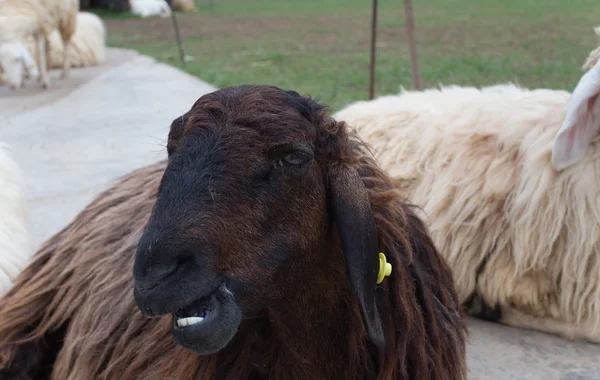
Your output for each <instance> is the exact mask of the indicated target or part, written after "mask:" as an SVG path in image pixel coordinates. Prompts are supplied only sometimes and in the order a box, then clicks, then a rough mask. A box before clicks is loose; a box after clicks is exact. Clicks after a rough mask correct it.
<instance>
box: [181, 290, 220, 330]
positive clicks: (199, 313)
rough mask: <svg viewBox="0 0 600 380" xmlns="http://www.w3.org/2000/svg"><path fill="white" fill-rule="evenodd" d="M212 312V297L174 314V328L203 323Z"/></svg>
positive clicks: (200, 300)
mask: <svg viewBox="0 0 600 380" xmlns="http://www.w3.org/2000/svg"><path fill="white" fill-rule="evenodd" d="M210 311H211V305H210V296H208V297H205V298H202V299H199V300H198V301H196V302H194V303H193V304H191V305H189V306H186V307H184V308H183V309H179V310H177V311H176V312H175V313H173V324H174V326H173V327H178V328H184V327H188V326H193V325H197V324H199V323H202V322H203V321H204V320H205V319H206V318H207V315H208V314H209V313H210Z"/></svg>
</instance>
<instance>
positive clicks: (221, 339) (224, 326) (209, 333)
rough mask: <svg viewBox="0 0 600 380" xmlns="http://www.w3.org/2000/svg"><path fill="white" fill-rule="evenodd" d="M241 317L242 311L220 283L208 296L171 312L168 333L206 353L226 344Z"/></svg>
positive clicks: (181, 342) (188, 346) (189, 346)
mask: <svg viewBox="0 0 600 380" xmlns="http://www.w3.org/2000/svg"><path fill="white" fill-rule="evenodd" d="M241 320H242V311H241V309H240V307H239V305H238V304H237V302H236V301H235V298H234V296H233V294H232V293H231V292H230V291H229V290H228V289H227V287H226V286H225V284H221V286H219V287H218V288H217V289H215V291H213V292H212V293H211V294H209V295H208V296H205V297H203V298H200V299H199V300H197V301H195V302H193V303H192V304H190V305H188V306H186V307H184V308H182V309H179V310H177V311H176V312H174V313H173V327H172V329H171V333H172V335H173V338H175V341H176V342H177V343H179V344H180V345H181V346H183V347H186V348H188V349H191V350H192V351H195V352H197V353H199V354H210V353H214V352H217V351H218V350H220V349H221V348H223V347H225V346H226V345H227V343H228V342H229V341H230V340H231V338H232V337H233V336H234V335H235V333H236V331H237V329H238V326H239V325H240V322H241Z"/></svg>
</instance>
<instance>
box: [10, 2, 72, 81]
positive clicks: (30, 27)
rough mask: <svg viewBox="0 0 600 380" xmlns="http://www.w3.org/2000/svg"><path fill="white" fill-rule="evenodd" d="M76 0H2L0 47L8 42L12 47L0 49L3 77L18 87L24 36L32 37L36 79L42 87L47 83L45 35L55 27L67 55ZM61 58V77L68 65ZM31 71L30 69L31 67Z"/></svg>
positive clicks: (46, 40) (67, 69)
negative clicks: (36, 68)
mask: <svg viewBox="0 0 600 380" xmlns="http://www.w3.org/2000/svg"><path fill="white" fill-rule="evenodd" d="M78 10H79V0H3V1H2V2H0V47H2V45H4V44H7V43H10V44H11V46H13V48H12V49H6V47H4V48H2V49H0V53H1V55H0V66H1V67H2V70H3V72H4V76H5V80H6V81H7V82H8V83H9V85H10V86H11V87H12V88H13V89H15V88H18V87H21V85H22V81H23V78H22V76H23V72H24V71H23V70H22V67H23V65H24V59H23V51H24V49H23V45H24V44H25V43H26V39H27V38H33V40H34V41H35V47H36V49H35V54H34V57H35V60H36V63H37V66H38V69H39V80H40V82H41V84H42V86H43V87H45V88H47V87H48V86H49V85H50V78H49V76H48V72H47V67H46V55H47V54H48V51H49V50H48V49H49V46H48V45H49V43H48V37H49V35H50V33H51V31H52V30H54V29H57V30H58V31H59V33H60V37H61V40H62V43H63V45H64V52H65V53H64V54H65V57H67V56H68V55H67V53H66V52H68V50H69V44H70V40H71V36H72V35H73V33H74V32H75V19H76V15H77V11H78ZM66 59H67V58H64V59H63V62H64V63H63V68H62V73H61V78H63V79H64V78H67V77H68V75H69V68H70V67H69V65H68V63H67V62H66V61H65V60H66ZM30 73H31V71H30Z"/></svg>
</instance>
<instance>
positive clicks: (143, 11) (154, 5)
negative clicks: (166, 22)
mask: <svg viewBox="0 0 600 380" xmlns="http://www.w3.org/2000/svg"><path fill="white" fill-rule="evenodd" d="M129 6H130V7H131V13H133V14H134V15H137V16H141V17H144V18H145V17H152V16H160V17H169V16H171V7H170V6H169V4H168V3H167V2H166V1H165V0H129Z"/></svg>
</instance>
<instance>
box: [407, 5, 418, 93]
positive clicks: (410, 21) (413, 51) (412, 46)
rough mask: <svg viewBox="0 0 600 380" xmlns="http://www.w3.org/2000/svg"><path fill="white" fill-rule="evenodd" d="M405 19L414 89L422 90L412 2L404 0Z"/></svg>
mask: <svg viewBox="0 0 600 380" xmlns="http://www.w3.org/2000/svg"><path fill="white" fill-rule="evenodd" d="M404 17H405V19H406V34H407V36H408V49H409V51H410V66H411V71H412V82H413V89H415V90H420V89H421V73H420V71H419V61H418V59H417V44H416V41H415V23H414V15H413V7H412V0H404Z"/></svg>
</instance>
